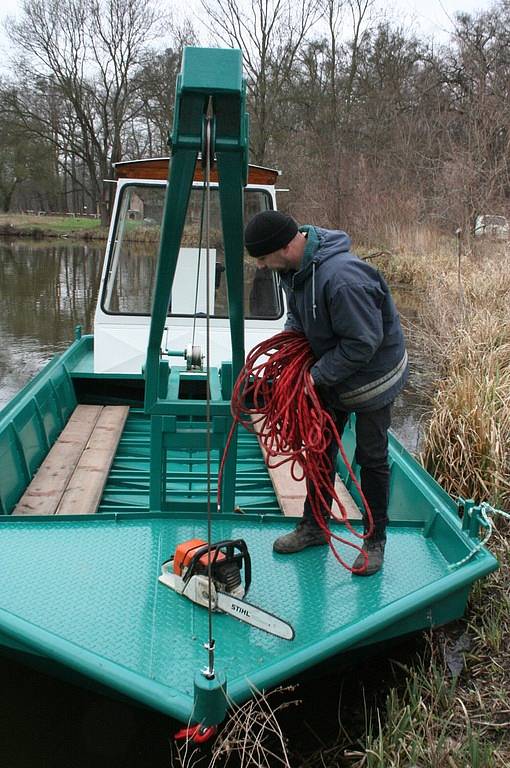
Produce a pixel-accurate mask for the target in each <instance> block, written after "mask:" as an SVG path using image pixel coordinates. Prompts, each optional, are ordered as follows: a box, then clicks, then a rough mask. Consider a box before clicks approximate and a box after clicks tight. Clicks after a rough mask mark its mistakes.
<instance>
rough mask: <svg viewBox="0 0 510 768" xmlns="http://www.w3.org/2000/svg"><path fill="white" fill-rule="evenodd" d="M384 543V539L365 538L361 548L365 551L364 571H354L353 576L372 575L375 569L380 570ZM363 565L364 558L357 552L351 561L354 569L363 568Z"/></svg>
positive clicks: (375, 571)
mask: <svg viewBox="0 0 510 768" xmlns="http://www.w3.org/2000/svg"><path fill="white" fill-rule="evenodd" d="M385 544H386V540H385V539H377V540H376V541H374V540H373V539H367V540H366V541H365V542H364V543H363V550H364V551H365V552H366V553H367V557H368V561H367V567H366V569H365V570H364V571H359V572H357V573H354V576H372V575H373V574H374V573H377V571H380V570H381V568H382V565H383V560H384V547H385ZM364 565H365V558H364V557H363V555H362V554H361V552H360V553H359V555H358V557H357V558H356V560H355V561H354V563H353V566H352V567H353V568H354V569H359V568H363V566H364Z"/></svg>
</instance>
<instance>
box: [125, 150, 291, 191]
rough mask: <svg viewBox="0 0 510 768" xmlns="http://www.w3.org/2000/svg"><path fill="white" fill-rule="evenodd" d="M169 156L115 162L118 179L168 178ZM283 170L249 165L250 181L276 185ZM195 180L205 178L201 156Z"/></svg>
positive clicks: (215, 175)
mask: <svg viewBox="0 0 510 768" xmlns="http://www.w3.org/2000/svg"><path fill="white" fill-rule="evenodd" d="M168 165H169V158H168V157H152V158H148V159H145V160H122V161H121V162H118V163H114V164H113V167H114V169H115V175H116V178H118V179H158V180H164V181H166V180H167V179H168ZM280 174H281V171H278V170H276V169H275V168H264V167H263V166H261V165H249V166H248V183H249V184H263V185H267V186H274V185H275V183H276V180H277V178H278V176H280ZM194 180H195V181H203V180H204V172H203V168H202V164H201V161H200V158H199V159H198V161H197V165H196V169H195V176H194ZM211 181H218V172H217V169H216V168H211Z"/></svg>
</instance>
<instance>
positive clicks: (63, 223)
mask: <svg viewBox="0 0 510 768" xmlns="http://www.w3.org/2000/svg"><path fill="white" fill-rule="evenodd" d="M0 235H2V236H4V237H5V236H8V237H30V238H34V239H43V238H44V239H46V238H49V237H69V238H80V239H82V240H83V239H86V240H88V239H94V240H106V238H107V236H108V229H107V228H106V227H102V226H101V222H100V220H99V219H94V218H92V217H85V216H84V217H79V216H51V215H46V216H36V215H33V214H14V213H13V214H11V213H2V214H0Z"/></svg>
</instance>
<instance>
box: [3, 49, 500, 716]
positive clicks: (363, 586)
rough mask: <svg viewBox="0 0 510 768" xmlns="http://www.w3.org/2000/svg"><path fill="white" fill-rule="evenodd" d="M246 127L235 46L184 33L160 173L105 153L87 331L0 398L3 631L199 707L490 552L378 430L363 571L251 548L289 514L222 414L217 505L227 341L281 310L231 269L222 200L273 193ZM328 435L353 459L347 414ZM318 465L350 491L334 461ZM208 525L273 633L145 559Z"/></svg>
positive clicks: (406, 620)
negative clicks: (381, 482)
mask: <svg viewBox="0 0 510 768" xmlns="http://www.w3.org/2000/svg"><path fill="white" fill-rule="evenodd" d="M247 141H248V131H247V118H246V114H245V109H244V83H243V78H242V70H241V57H240V53H239V51H233V50H228V51H224V50H218V49H214V50H212V49H210V50H208V49H193V48H190V49H186V51H185V54H184V59H183V67H182V73H181V76H180V79H179V83H178V87H177V97H176V108H175V119H174V127H173V132H172V161H171V167H170V175H169V180H168V182H167V181H166V174H167V172H168V161H163V160H155V161H144V162H140V163H128V164H120V165H119V167H118V174H119V179H120V180H119V183H118V189H117V201H116V206H115V210H114V214H113V217H112V228H111V235H110V239H109V242H108V246H107V254H106V255H107V258H106V262H105V267H104V272H103V283H102V291H101V296H100V300H99V302H98V309H97V313H96V322H95V333H94V336H91V335H86V336H81V334H80V333H77V338H76V339H75V341H74V343H72V344H71V346H70V347H69V348H68V350H67V351H66V352H65V353H63V354H62V355H60V356H59V357H57V358H55V359H54V360H52V361H51V362H50V363H49V364H48V365H47V366H46V368H44V370H42V371H41V372H40V373H39V374H38V375H37V376H36V377H35V378H34V379H33V380H32V381H31V382H30V383H29V384H28V385H27V386H26V387H25V388H24V389H23V390H22V391H21V392H19V393H18V394H17V396H16V397H15V398H14V399H13V400H12V401H11V402H10V403H9V404H8V405H7V406H6V408H5V409H4V410H3V411H2V412H1V413H0V512H1V516H0V575H1V583H2V585H3V589H2V598H1V600H0V643H1V645H2V647H3V648H4V649H6V651H9V652H11V653H13V652H14V653H16V654H19V656H20V657H21V658H23V659H25V660H26V661H28V662H31V663H33V662H36V661H37V662H39V663H44V664H46V665H47V666H48V668H51V669H55V670H57V671H58V672H59V673H63V672H67V673H68V674H70V675H72V676H73V677H74V678H77V679H81V680H86V681H87V684H90V683H91V682H93V683H95V684H97V685H98V686H100V687H101V688H102V689H103V690H106V691H109V692H111V693H112V694H121V695H123V696H127V697H129V698H130V699H132V700H134V701H136V702H140V703H141V704H143V705H146V706H148V707H151V708H153V709H155V710H158V711H160V712H163V713H166V714H168V715H170V716H172V717H174V718H176V719H178V720H180V721H182V722H194V723H202V724H204V725H205V726H208V725H213V724H216V723H218V722H221V720H222V719H223V718H224V716H225V712H226V709H227V707H228V704H229V702H236V703H241V702H243V701H245V700H247V699H248V698H249V697H251V696H252V695H253V693H254V691H255V690H256V689H259V690H260V689H263V688H268V687H272V686H274V685H276V684H277V683H280V682H281V681H283V680H285V679H288V678H290V677H293V676H295V675H297V674H299V673H301V672H302V671H304V670H306V669H309V668H313V667H314V666H316V665H318V664H320V663H321V662H323V661H324V660H326V659H328V658H330V657H334V656H337V655H338V654H342V653H344V652H347V651H350V650H352V649H355V648H362V647H366V646H369V645H371V644H375V643H379V642H381V641H385V640H388V639H390V638H394V637H397V636H401V635H404V634H407V633H410V632H414V631H417V630H421V629H424V628H429V627H434V626H437V625H440V624H443V623H445V622H448V621H452V620H453V619H456V618H458V617H460V616H461V615H462V614H463V612H464V610H465V606H466V601H467V598H468V594H469V590H470V587H471V585H472V584H473V582H474V581H475V580H477V579H478V578H481V577H483V576H485V575H486V574H488V573H490V572H491V571H493V570H494V569H495V568H496V567H497V561H496V560H495V558H494V557H493V556H492V555H491V554H490V553H489V552H488V551H487V550H486V549H485V548H484V547H481V546H480V540H479V533H480V526H481V516H480V510H479V508H478V507H476V506H475V505H474V504H473V503H472V502H462V503H461V502H456V501H454V500H452V499H451V498H450V497H449V496H448V495H447V494H446V493H445V492H444V491H443V490H442V489H441V488H440V487H439V485H438V484H437V483H436V482H435V481H434V480H433V478H432V477H431V476H430V475H428V474H427V473H426V472H425V471H424V469H423V468H422V467H421V466H420V465H419V464H418V463H417V462H416V461H415V460H414V458H413V457H412V456H411V455H410V454H409V453H407V451H406V450H405V449H404V448H403V447H402V446H401V445H400V444H399V442H398V441H397V440H396V439H395V438H394V437H391V439H390V462H391V489H390V504H389V517H390V525H389V530H388V542H387V550H386V551H387V555H386V559H385V565H384V568H383V570H382V571H381V572H380V573H378V574H376V575H374V576H372V577H371V578H370V579H359V578H355V577H354V578H353V577H352V575H351V574H350V573H349V572H347V571H346V570H344V569H342V568H340V567H339V565H338V563H337V561H336V560H335V559H334V558H333V557H332V556H331V553H330V552H329V550H328V548H324V547H322V548H312V549H309V550H305V551H303V552H302V553H299V554H297V555H294V556H292V557H282V556H279V555H277V554H275V553H274V552H273V551H272V541H273V540H274V538H275V537H277V536H278V535H280V534H282V533H284V532H285V531H287V530H289V529H290V528H291V527H293V525H294V521H293V520H292V519H289V518H288V517H285V515H284V514H282V510H281V509H280V505H279V503H278V499H277V495H276V493H275V489H274V487H273V483H272V481H271V477H270V475H269V473H268V470H267V468H266V466H265V463H264V459H263V456H262V452H261V449H260V446H259V444H258V442H257V438H256V436H255V435H254V434H252V433H249V432H245V431H242V430H241V431H238V432H237V434H236V437H235V439H234V441H233V444H232V446H231V449H230V450H229V452H228V459H227V462H226V467H225V472H224V474H223V481H222V489H221V496H222V506H221V510H220V511H216V502H215V499H216V490H217V488H216V486H217V483H218V468H219V463H220V460H221V458H222V456H223V452H224V449H225V444H226V440H227V435H228V432H229V430H230V426H231V420H232V417H231V414H230V396H231V393H232V384H233V381H234V380H235V377H236V376H237V374H238V372H239V371H240V369H241V367H242V365H243V362H244V354H245V347H246V345H253V344H254V343H256V341H257V340H259V338H262V337H264V336H269V335H271V334H272V333H275V332H276V331H277V330H279V329H280V328H281V325H282V317H283V313H284V303H283V298H282V295H281V291H280V288H279V286H278V283H277V281H276V280H275V279H273V278H272V277H271V279H270V280H269V281H266V282H265V283H264V284H263V285H255V273H254V272H252V273H251V274H250V271H249V269H243V266H244V265H243V239H242V234H243V214H244V212H245V211H246V210H247V211H248V212H249V213H250V214H253V213H254V212H255V211H256V210H261V209H263V208H270V207H273V206H274V184H275V180H276V173H275V172H272V171H269V170H267V169H256V168H254V167H252V166H250V169H249V171H248V165H247ZM199 153H200V155H201V157H202V161H201V162H202V164H203V165H199V166H198V171H197V161H198V159H199ZM213 166H214V167H215V169H216V170H214V168H213ZM214 173H217V176H214V175H213V174H214ZM204 211H205V214H204V213H203V212H204ZM201 231H202V232H203V231H207V233H208V235H207V244H206V246H205V247H204V246H203V245H202V238H201V236H200V232H201ZM140 240H143V241H144V242H143V245H140V244H139V241H140ZM158 241H159V251H158V246H157V244H158ZM158 252H159V258H156V257H157V255H158ZM204 255H205V266H204V258H203V257H204ZM200 269H202V272H201V273H200ZM133 271H136V272H137V274H144V275H146V278H147V279H146V294H145V295H143V296H140V295H136V296H133V295H132V294H131V291H130V286H131V284H130V275H132V274H133ZM190 287H191V289H192V290H191V293H190ZM151 306H152V311H150V310H151ZM205 348H207V353H206V362H205V365H204V364H203V361H202V349H205ZM225 350H227V352H226V351H225ZM344 445H345V448H346V451H347V455H348V458H349V460H350V461H353V462H354V432H353V425H352V423H351V424H349V426H348V428H347V430H346V433H345V436H344ZM354 469H355V470H356V469H357V468H356V465H355V464H354ZM338 473H339V475H340V477H341V479H342V480H343V481H344V483H345V485H346V487H347V488H348V489H349V490H350V491H351V492H352V497H353V499H354V502H355V504H356V505H357V506H358V507H359V508H361V502H360V499H359V497H358V496H357V492H356V489H355V488H351V484H350V479H349V475H348V472H347V468H346V466H344V465H343V463H342V462H341V461H340V462H339V464H338ZM354 524H355V525H356V524H359V519H358V520H356V519H354ZM338 527H339V528H340V526H338ZM208 528H210V531H208ZM208 536H209V538H210V540H211V541H213V542H218V541H238V540H243V541H245V542H246V544H247V546H248V549H249V552H250V555H251V589H250V594H249V604H248V603H247V605H255V606H258V607H260V608H262V609H263V610H264V611H267V612H268V613H270V614H272V615H274V616H276V617H279V618H281V619H282V620H283V621H285V622H287V623H288V625H290V626H291V627H292V629H293V633H294V634H293V639H292V640H288V639H283V638H282V637H280V636H278V635H275V634H270V633H268V632H264V631H262V630H261V629H260V628H259V627H258V626H256V625H255V626H254V625H251V624H249V623H246V622H245V621H238V620H236V618H234V617H233V616H232V615H229V614H228V613H224V612H211V611H209V610H208V609H207V607H204V606H202V605H198V604H195V603H194V602H192V601H191V600H188V599H186V597H185V596H183V595H182V594H179V593H178V592H176V591H174V590H172V589H168V588H167V587H166V586H165V585H164V584H162V583H161V582H160V581H159V577H160V575H161V568H162V564H163V563H164V562H165V561H166V560H168V558H169V557H170V556H171V555H172V554H173V553H174V552H175V550H176V548H177V546H178V545H179V544H180V543H181V542H183V541H187V540H193V539H206V538H208ZM211 637H213V639H214V648H211ZM213 652H214V667H212V666H211V654H212V653H213Z"/></svg>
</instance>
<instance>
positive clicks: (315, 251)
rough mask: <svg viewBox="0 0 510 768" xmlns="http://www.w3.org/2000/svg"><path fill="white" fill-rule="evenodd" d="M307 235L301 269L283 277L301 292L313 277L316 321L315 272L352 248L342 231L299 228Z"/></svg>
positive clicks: (294, 288)
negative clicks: (329, 260) (332, 258)
mask: <svg viewBox="0 0 510 768" xmlns="http://www.w3.org/2000/svg"><path fill="white" fill-rule="evenodd" d="M299 231H300V232H303V233H304V234H306V247H305V252H304V254H303V261H302V264H301V267H300V268H299V269H298V270H297V271H293V270H291V271H289V272H284V273H283V274H282V275H281V277H282V279H283V280H284V282H285V283H287V285H289V286H290V287H292V289H293V290H300V288H302V287H303V285H304V284H305V282H306V281H307V279H308V277H309V275H310V273H311V275H312V309H313V317H314V320H315V319H316V308H317V296H316V291H315V271H316V270H317V269H318V268H319V267H320V265H321V264H323V263H324V262H325V261H328V259H330V258H331V257H332V256H338V254H339V253H348V252H349V250H350V247H351V238H350V237H349V235H348V234H347V233H346V232H343V231H342V230H341V229H323V228H321V227H312V226H311V225H309V224H306V225H304V226H302V227H300V228H299Z"/></svg>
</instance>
